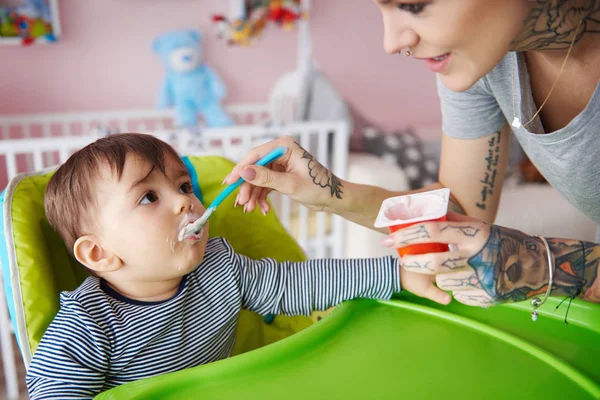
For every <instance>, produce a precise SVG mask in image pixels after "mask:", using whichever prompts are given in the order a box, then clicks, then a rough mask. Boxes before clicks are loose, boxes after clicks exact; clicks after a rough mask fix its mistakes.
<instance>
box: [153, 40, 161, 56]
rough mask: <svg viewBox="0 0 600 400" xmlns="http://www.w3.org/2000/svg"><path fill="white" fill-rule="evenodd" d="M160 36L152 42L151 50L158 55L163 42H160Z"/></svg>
mask: <svg viewBox="0 0 600 400" xmlns="http://www.w3.org/2000/svg"><path fill="white" fill-rule="evenodd" d="M162 39H163V38H162V36H161V37H157V38H156V39H154V40H153V41H152V50H153V51H154V52H155V53H159V54H160V48H161V47H162V44H163V40H162Z"/></svg>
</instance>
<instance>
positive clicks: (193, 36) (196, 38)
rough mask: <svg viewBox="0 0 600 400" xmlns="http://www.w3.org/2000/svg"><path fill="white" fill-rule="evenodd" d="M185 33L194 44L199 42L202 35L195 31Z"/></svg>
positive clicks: (189, 30) (190, 30)
mask: <svg viewBox="0 0 600 400" xmlns="http://www.w3.org/2000/svg"><path fill="white" fill-rule="evenodd" d="M186 33H187V34H188V36H189V37H190V38H191V39H192V40H193V41H195V42H199V41H200V40H201V39H202V34H201V33H200V32H198V31H197V30H195V29H188V31H187V32H186Z"/></svg>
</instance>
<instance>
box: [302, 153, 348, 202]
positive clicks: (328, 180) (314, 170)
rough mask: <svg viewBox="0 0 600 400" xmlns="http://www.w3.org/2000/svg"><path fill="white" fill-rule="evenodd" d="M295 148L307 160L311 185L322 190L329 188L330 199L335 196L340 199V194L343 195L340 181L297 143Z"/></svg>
mask: <svg viewBox="0 0 600 400" xmlns="http://www.w3.org/2000/svg"><path fill="white" fill-rule="evenodd" d="M296 146H298V147H299V148H300V149H301V150H302V151H303V152H304V154H302V158H303V159H307V160H308V175H309V176H310V177H311V178H312V181H313V183H314V184H315V185H317V186H320V187H322V188H329V190H330V194H331V197H334V196H335V197H337V198H338V199H341V198H342V194H343V193H344V192H343V191H342V187H343V185H342V181H341V180H340V179H339V178H338V177H337V176H335V175H334V174H333V173H332V172H331V171H330V170H328V169H327V168H325V167H324V166H323V165H322V164H321V163H320V162H318V161H317V160H316V159H315V158H314V157H313V156H312V154H310V153H309V152H308V151H306V150H305V149H304V148H303V147H302V146H300V145H299V144H298V143H296Z"/></svg>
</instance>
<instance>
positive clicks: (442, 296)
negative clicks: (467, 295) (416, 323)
mask: <svg viewBox="0 0 600 400" xmlns="http://www.w3.org/2000/svg"><path fill="white" fill-rule="evenodd" d="M400 284H401V285H402V289H403V290H404V289H406V290H408V291H409V292H411V293H414V294H416V295H417V296H419V297H425V298H426V299H430V300H433V301H435V302H436V303H440V304H443V305H446V304H448V303H450V300H452V297H451V296H450V295H449V294H448V293H446V292H444V291H443V290H442V289H440V288H438V287H437V286H436V285H435V276H434V275H424V274H418V273H415V272H410V271H407V270H406V269H404V268H402V267H400Z"/></svg>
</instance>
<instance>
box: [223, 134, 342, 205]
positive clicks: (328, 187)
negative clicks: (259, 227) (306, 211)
mask: <svg viewBox="0 0 600 400" xmlns="http://www.w3.org/2000/svg"><path fill="white" fill-rule="evenodd" d="M279 146H284V147H285V148H286V149H287V151H286V153H285V154H284V155H283V156H281V157H279V158H278V159H277V160H275V161H273V162H272V163H271V164H270V165H269V166H268V167H260V166H256V165H253V164H254V163H255V162H256V161H258V160H259V159H260V158H261V157H263V156H265V155H266V154H267V153H269V152H270V151H271V150H273V149H275V148H276V147H279ZM240 177H242V178H244V180H245V181H246V183H244V184H243V185H242V186H241V187H240V192H239V194H238V197H237V199H236V205H238V204H239V205H243V206H244V211H246V212H250V211H252V210H254V209H255V208H256V207H259V208H260V210H261V211H262V213H263V214H266V213H267V212H268V211H269V203H268V202H267V196H268V194H269V192H270V191H271V190H276V191H278V192H281V193H283V194H286V195H288V196H289V197H291V198H292V199H293V200H295V201H297V202H299V203H302V204H304V205H305V206H306V207H308V208H310V209H311V210H315V211H323V210H325V209H326V208H328V206H329V205H330V204H331V203H332V202H333V201H336V200H341V199H342V197H343V194H344V187H343V185H342V181H341V180H340V179H338V178H337V177H336V176H335V175H333V173H331V171H329V170H328V169H326V168H325V167H323V165H321V164H320V163H319V162H318V161H317V160H316V159H315V158H314V157H313V156H312V155H311V154H310V153H309V152H307V151H306V150H304V149H303V148H302V147H301V146H300V145H299V144H298V143H297V142H296V141H294V139H293V138H291V137H281V138H279V139H276V140H273V141H271V142H268V143H265V144H263V145H261V146H258V147H255V148H253V149H252V150H250V151H249V152H248V154H247V155H246V156H245V157H244V159H243V160H242V161H240V163H239V164H238V165H236V167H235V168H234V169H233V171H232V172H231V174H229V175H228V176H227V177H226V178H225V181H224V182H223V183H227V184H231V183H234V182H235V181H237V180H238V179H239V178H240Z"/></svg>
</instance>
